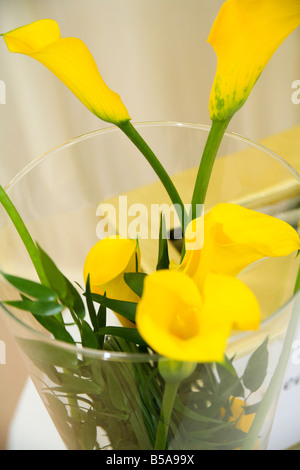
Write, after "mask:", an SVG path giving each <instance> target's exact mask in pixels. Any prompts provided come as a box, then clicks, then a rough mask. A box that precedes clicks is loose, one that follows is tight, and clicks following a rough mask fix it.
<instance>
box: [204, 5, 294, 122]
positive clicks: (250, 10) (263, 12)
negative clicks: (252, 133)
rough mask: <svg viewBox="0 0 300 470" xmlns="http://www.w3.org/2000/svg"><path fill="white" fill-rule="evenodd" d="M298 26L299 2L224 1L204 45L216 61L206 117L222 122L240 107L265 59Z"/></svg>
mask: <svg viewBox="0 0 300 470" xmlns="http://www.w3.org/2000/svg"><path fill="white" fill-rule="evenodd" d="M299 25H300V2H299V0H227V1H226V2H225V3H224V4H223V5H222V7H221V9H220V12H219V14H218V16H217V18H216V20H215V22H214V24H213V27H212V29H211V32H210V34H209V37H208V42H209V43H210V44H211V45H212V46H213V48H214V50H215V52H216V54H217V59H218V64H217V71H216V76H215V80H214V83H213V86H212V91H211V96H210V104H209V106H210V116H211V119H212V120H213V121H215V120H218V121H224V120H226V119H228V118H230V117H232V116H233V114H234V113H235V112H236V111H237V110H238V109H239V108H241V107H242V106H243V104H244V103H245V101H246V100H247V98H248V96H249V94H250V92H251V90H252V88H253V86H254V84H255V83H256V81H257V79H258V77H259V75H260V74H261V72H262V71H263V69H264V68H265V66H266V64H267V63H268V61H269V59H270V58H271V56H272V55H273V53H274V52H275V51H276V49H277V48H278V47H279V46H280V44H281V43H282V42H283V41H284V40H285V39H286V37H287V36H288V35H289V34H290V33H291V32H292V31H293V30H294V29H296V28H297V26H299Z"/></svg>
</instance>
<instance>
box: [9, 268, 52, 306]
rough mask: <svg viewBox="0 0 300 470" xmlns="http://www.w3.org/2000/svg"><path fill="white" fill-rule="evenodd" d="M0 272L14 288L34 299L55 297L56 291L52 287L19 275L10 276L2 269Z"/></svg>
mask: <svg viewBox="0 0 300 470" xmlns="http://www.w3.org/2000/svg"><path fill="white" fill-rule="evenodd" d="M1 274H2V276H3V277H4V278H5V279H6V280H7V281H8V282H9V283H10V284H11V285H13V286H14V287H15V288H16V289H18V290H19V291H21V292H23V293H24V294H27V295H29V296H31V297H33V298H35V299H40V300H55V299H56V298H57V296H56V293H55V292H54V291H53V290H52V289H50V288H49V287H47V286H44V285H42V284H39V283H38V282H34V281H30V280H28V279H23V278H21V277H16V276H12V275H10V274H6V273H4V272H2V271H1Z"/></svg>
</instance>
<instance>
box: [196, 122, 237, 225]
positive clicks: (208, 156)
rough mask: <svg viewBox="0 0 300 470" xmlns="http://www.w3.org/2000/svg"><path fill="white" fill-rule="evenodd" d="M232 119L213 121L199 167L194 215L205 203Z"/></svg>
mask: <svg viewBox="0 0 300 470" xmlns="http://www.w3.org/2000/svg"><path fill="white" fill-rule="evenodd" d="M229 122H230V119H227V120H225V121H213V122H212V126H211V129H210V132H209V135H208V138H207V141H206V144H205V147H204V151H203V155H202V158H201V162H200V165H199V168H198V174H197V177H196V182H195V187H194V192H193V197H192V217H193V219H194V218H195V217H196V216H197V215H198V214H197V205H198V204H204V201H205V197H206V193H207V188H208V184H209V180H210V176H211V172H212V169H213V166H214V162H215V159H216V156H217V152H218V150H219V147H220V144H221V141H222V138H223V136H224V133H225V131H226V129H227V126H228V124H229Z"/></svg>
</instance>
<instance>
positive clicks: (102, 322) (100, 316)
mask: <svg viewBox="0 0 300 470" xmlns="http://www.w3.org/2000/svg"><path fill="white" fill-rule="evenodd" d="M97 323H98V329H100V328H104V327H105V326H106V307H105V306H104V305H100V307H99V310H98V313H97ZM97 333H98V330H97ZM103 344H104V335H98V348H99V349H103Z"/></svg>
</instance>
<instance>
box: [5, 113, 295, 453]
mask: <svg viewBox="0 0 300 470" xmlns="http://www.w3.org/2000/svg"><path fill="white" fill-rule="evenodd" d="M134 125H135V126H136V127H137V128H138V130H139V132H140V133H141V134H142V136H143V137H144V139H145V140H146V141H147V143H148V144H149V146H150V147H151V148H152V149H153V151H154V152H155V153H156V155H157V157H158V158H159V159H160V160H161V162H162V164H163V165H164V166H165V168H166V169H167V171H168V172H169V174H171V175H172V178H173V181H174V182H175V184H176V186H177V188H178V191H179V193H180V194H181V196H182V199H183V202H184V203H186V204H188V203H189V202H190V200H191V196H192V190H193V185H194V181H195V176H196V169H197V166H198V165H199V162H200V159H201V155H202V150H203V148H204V145H205V142H206V138H207V135H208V132H209V127H208V126H201V125H196V124H184V123H171V122H170V123H168V122H166V123H163V122H157V123H139V124H134ZM299 182H300V178H299V175H298V173H297V172H296V171H295V170H294V169H293V168H292V167H291V166H290V165H289V164H287V163H286V162H285V161H284V160H283V159H281V158H280V157H279V156H277V155H275V154H274V153H273V152H271V151H270V150H269V149H267V148H265V147H263V146H261V145H259V144H257V143H255V142H252V141H249V140H247V139H246V138H243V137H241V136H239V135H236V134H233V133H229V132H227V133H226V135H225V137H224V139H223V142H222V145H221V147H220V150H219V154H218V158H217V160H216V163H215V166H214V170H213V173H212V177H211V182H210V186H209V191H208V195H207V202H206V204H205V211H206V210H209V209H210V208H211V207H213V206H214V205H215V204H217V203H220V202H234V203H238V204H241V205H243V206H245V207H248V208H251V209H255V210H258V211H261V212H264V213H268V214H270V215H275V216H277V217H279V218H283V219H284V220H286V221H287V222H288V223H290V224H291V225H293V226H294V227H295V228H297V226H298V218H297V211H295V210H294V209H295V207H297V203H298V200H299V195H300V191H299V187H300V186H299ZM6 190H7V192H8V194H9V196H10V198H11V199H12V201H13V202H14V204H15V206H16V207H17V209H18V211H19V213H20V214H21V216H22V218H23V220H24V222H25V223H26V225H27V227H28V229H29V232H30V233H31V235H32V238H33V239H34V240H37V241H38V243H39V245H40V246H41V247H42V248H43V250H45V251H46V252H47V253H48V254H49V255H50V256H51V258H52V259H53V260H54V262H55V263H56V265H57V266H58V267H59V269H60V270H61V271H62V272H63V273H64V274H65V275H66V276H67V277H68V278H69V279H70V280H71V281H73V282H74V286H76V287H78V285H79V286H80V285H81V286H82V285H83V273H82V268H83V264H84V261H85V257H86V255H87V253H88V251H89V250H90V248H91V247H92V246H93V245H94V243H96V241H97V240H98V239H99V237H103V236H105V235H106V234H110V233H106V232H109V231H114V232H115V233H118V234H121V235H122V236H126V231H130V229H131V230H133V228H134V229H135V230H137V227H139V229H138V231H139V238H140V248H141V252H142V269H143V270H144V271H145V272H151V271H152V270H153V269H155V264H156V260H157V250H158V240H157V237H156V238H155V236H154V237H153V236H152V237H151V236H150V235H149V234H150V233H151V234H153V233H157V230H158V222H157V221H156V222H155V221H153V220H152V221H151V224H152V225H151V230H150V228H149V220H148V219H147V220H146V219H145V217H144V215H145V213H146V212H147V210H148V211H149V210H150V206H151V207H152V205H155V204H156V205H161V204H166V205H167V206H168V207H170V201H169V199H168V196H167V194H166V193H165V191H164V188H163V187H162V185H161V183H160V182H159V181H158V180H157V178H156V175H155V174H154V172H153V171H152V169H151V168H150V167H149V166H148V164H147V162H146V161H145V160H144V159H143V157H142V156H141V154H140V153H139V152H138V150H137V149H136V148H135V147H134V145H133V144H132V143H131V142H130V141H129V140H127V138H126V137H125V136H124V135H123V134H122V133H121V131H120V130H118V129H116V128H107V129H101V130H99V131H95V132H91V133H89V134H86V135H83V136H81V137H78V138H76V139H74V140H71V141H69V142H66V143H64V144H63V145H60V146H58V147H56V148H54V149H52V150H50V151H49V152H47V153H45V154H44V155H42V156H41V157H39V158H37V159H36V160H35V161H33V162H32V163H31V164H30V165H29V166H27V167H26V168H25V169H24V170H23V171H22V172H21V173H20V174H18V175H17V176H16V177H15V178H14V179H13V180H12V181H11V182H10V184H9V185H8V186H7V188H6ZM145 208H146V212H143V210H144V209H145ZM143 217H144V218H143ZM0 222H1V224H0V229H1V230H0V266H1V269H2V271H4V272H6V273H10V274H13V275H16V276H20V277H24V278H28V279H36V274H35V271H34V269H33V266H32V264H31V261H30V259H29V256H28V254H27V252H26V250H25V248H24V246H23V244H22V242H21V240H20V239H19V236H18V234H17V233H16V231H15V229H14V227H13V225H12V223H11V222H10V220H9V218H8V216H7V215H6V213H5V212H4V210H3V209H1V219H0ZM147 224H148V225H147ZM155 224H156V225H155ZM176 229H177V225H176V217H175V216H174V217H173V216H172V217H171V216H170V218H169V220H168V223H167V233H168V234H169V240H168V244H169V250H170V256H171V257H172V259H174V260H175V261H176V260H179V257H180V249H179V245H180V243H181V242H180V239H178V237H177V236H176ZM127 235H128V233H127ZM298 267H299V261H298V259H297V258H296V257H295V254H294V255H291V256H288V257H285V258H280V259H279V258H278V259H263V260H261V261H260V262H257V263H253V264H252V265H251V266H249V267H248V268H247V269H245V270H244V271H243V272H242V273H241V274H240V275H239V277H240V279H242V280H243V281H244V282H245V283H246V284H247V285H248V286H249V287H250V288H251V289H252V290H253V292H254V293H255V294H256V296H257V299H258V300H259V302H260V306H261V312H262V323H261V327H260V329H259V330H258V331H256V332H246V333H243V334H233V335H232V336H231V338H230V340H229V341H228V346H227V350H226V356H227V358H228V361H229V363H230V367H224V366H221V365H217V364H197V365H196V368H195V370H194V371H193V372H192V373H191V374H190V375H189V376H188V377H187V378H186V379H184V380H183V381H182V382H181V383H180V385H179V387H178V389H177V390H176V394H175V400H174V405H173V407H172V409H171V410H170V416H169V418H168V419H167V418H166V414H167V412H166V407H167V403H168V396H167V394H168V393H169V392H168V386H167V385H166V384H165V382H164V379H163V378H162V377H161V375H160V373H159V370H160V369H159V367H158V365H159V364H161V363H163V362H165V361H167V359H166V358H162V357H159V356H158V355H149V354H147V353H145V352H143V351H141V350H140V348H139V347H138V346H136V345H134V344H133V343H128V342H126V341H125V340H122V339H121V338H115V337H110V336H106V338H105V343H104V346H103V350H95V349H89V348H84V347H82V346H81V344H79V339H78V346H76V347H75V346H72V345H69V344H67V343H64V342H62V341H58V340H54V339H53V338H52V337H51V335H50V334H49V333H48V332H47V331H46V330H45V329H44V328H43V327H42V326H41V325H40V324H39V323H38V322H37V321H36V320H35V319H34V318H33V317H32V315H31V314H29V313H27V312H23V311H19V310H16V309H13V308H11V307H7V306H4V305H2V307H3V309H2V310H3V315H4V317H5V319H6V321H7V323H8V326H9V328H10V330H11V332H12V334H13V335H14V337H15V340H16V343H17V344H18V346H19V347H20V349H21V350H22V352H23V353H24V357H25V360H26V364H27V366H28V371H29V374H30V377H31V379H32V381H33V383H34V385H35V387H36V389H37V391H38V393H39V395H40V397H41V399H42V401H43V403H44V404H45V406H46V408H47V410H48V412H49V414H50V416H51V418H52V420H53V422H54V424H55V426H56V428H57V430H58V432H59V434H60V436H61V438H62V439H63V441H64V443H65V445H66V447H67V448H68V449H70V450H74V449H113V450H125V449H126V450H155V449H156V450H161V449H167V450H191V449H192V450H197V449H199V450H224V449H266V448H267V444H268V439H269V435H270V432H271V429H272V422H273V418H274V414H275V410H276V404H277V400H278V396H279V393H280V390H281V386H282V381H283V376H284V372H285V369H286V366H287V361H288V357H289V354H290V350H291V345H292V341H293V335H294V332H295V329H296V325H297V321H298V312H299V308H300V306H299V298H298V297H299V296H298V295H295V294H294V285H295V280H296V277H297V272H298ZM78 289H79V291H80V287H78ZM17 294H18V292H17V291H15V290H14V289H13V288H12V287H11V286H10V285H8V283H7V282H6V281H5V280H4V279H3V278H1V281H0V295H1V300H2V301H4V300H12V299H13V298H16V296H17ZM109 318H110V322H111V324H113V325H114V324H118V321H117V318H116V317H115V316H114V314H113V313H112V312H109ZM72 328H73V326H72V325H70V331H71V332H72Z"/></svg>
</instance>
